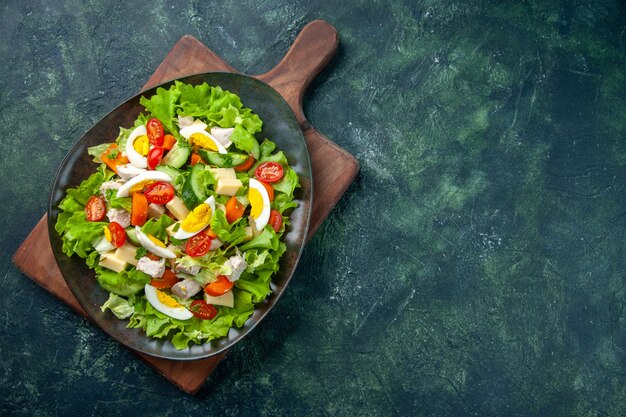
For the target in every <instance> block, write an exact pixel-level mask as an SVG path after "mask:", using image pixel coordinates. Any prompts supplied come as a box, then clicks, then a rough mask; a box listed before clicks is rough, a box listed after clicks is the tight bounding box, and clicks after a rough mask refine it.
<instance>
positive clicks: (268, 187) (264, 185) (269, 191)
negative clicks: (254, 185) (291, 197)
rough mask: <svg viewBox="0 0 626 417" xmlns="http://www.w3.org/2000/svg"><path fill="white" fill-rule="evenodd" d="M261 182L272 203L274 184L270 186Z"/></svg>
mask: <svg viewBox="0 0 626 417" xmlns="http://www.w3.org/2000/svg"><path fill="white" fill-rule="evenodd" d="M259 182H260V183H261V184H263V187H265V189H266V190H267V195H268V197H269V198H270V201H274V187H272V184H268V183H266V182H263V181H259Z"/></svg>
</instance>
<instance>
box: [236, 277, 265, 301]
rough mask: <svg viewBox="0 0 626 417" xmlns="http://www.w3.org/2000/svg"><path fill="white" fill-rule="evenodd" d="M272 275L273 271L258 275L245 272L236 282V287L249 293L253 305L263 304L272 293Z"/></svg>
mask: <svg viewBox="0 0 626 417" xmlns="http://www.w3.org/2000/svg"><path fill="white" fill-rule="evenodd" d="M272 274H273V271H260V272H259V273H257V274H250V273H247V272H244V273H243V274H241V277H240V278H239V279H238V280H237V281H235V287H236V288H239V289H242V290H245V291H247V292H249V293H250V295H251V297H252V302H253V303H258V302H261V301H263V300H264V299H265V298H266V297H267V296H268V295H269V294H270V293H271V292H272V289H271V288H270V282H271V281H272Z"/></svg>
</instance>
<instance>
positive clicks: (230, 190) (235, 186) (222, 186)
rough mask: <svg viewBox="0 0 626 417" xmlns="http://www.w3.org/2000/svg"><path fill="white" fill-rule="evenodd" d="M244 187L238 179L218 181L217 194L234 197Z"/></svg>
mask: <svg viewBox="0 0 626 417" xmlns="http://www.w3.org/2000/svg"><path fill="white" fill-rule="evenodd" d="M242 186H243V184H242V183H241V181H239V180H238V179H236V178H235V179H232V178H227V179H222V178H220V179H218V180H217V185H216V186H215V192H216V193H218V194H220V195H230V196H233V195H235V194H237V191H239V189H240V188H241V187H242Z"/></svg>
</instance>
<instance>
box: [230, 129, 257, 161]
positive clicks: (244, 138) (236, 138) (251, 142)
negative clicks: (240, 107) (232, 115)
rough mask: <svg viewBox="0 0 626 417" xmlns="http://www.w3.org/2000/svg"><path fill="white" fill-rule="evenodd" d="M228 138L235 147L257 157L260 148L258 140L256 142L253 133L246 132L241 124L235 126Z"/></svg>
mask: <svg viewBox="0 0 626 417" xmlns="http://www.w3.org/2000/svg"><path fill="white" fill-rule="evenodd" d="M230 140H231V141H232V142H233V144H234V145H235V147H237V149H240V150H242V151H244V152H246V153H247V154H248V155H252V156H253V157H254V159H259V157H260V154H261V149H260V146H259V142H257V140H256V138H255V137H254V135H252V134H251V133H250V132H248V131H247V130H246V129H245V128H243V127H242V126H241V125H237V126H235V130H234V131H233V134H232V135H230Z"/></svg>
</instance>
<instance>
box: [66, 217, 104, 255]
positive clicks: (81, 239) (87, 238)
mask: <svg viewBox="0 0 626 417" xmlns="http://www.w3.org/2000/svg"><path fill="white" fill-rule="evenodd" d="M62 214H63V216H61V215H59V221H57V224H56V225H55V229H56V231H57V232H58V233H59V234H60V235H61V236H62V238H61V240H62V241H63V253H65V254H66V255H67V256H72V255H73V254H77V255H78V256H80V257H81V258H86V257H87V256H89V252H91V251H93V246H92V245H91V242H93V241H94V240H96V239H97V238H99V237H100V236H102V235H104V227H106V225H107V224H106V223H104V222H90V221H88V220H87V216H86V215H85V211H84V210H81V211H76V212H74V213H72V214H71V215H70V214H69V213H62Z"/></svg>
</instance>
